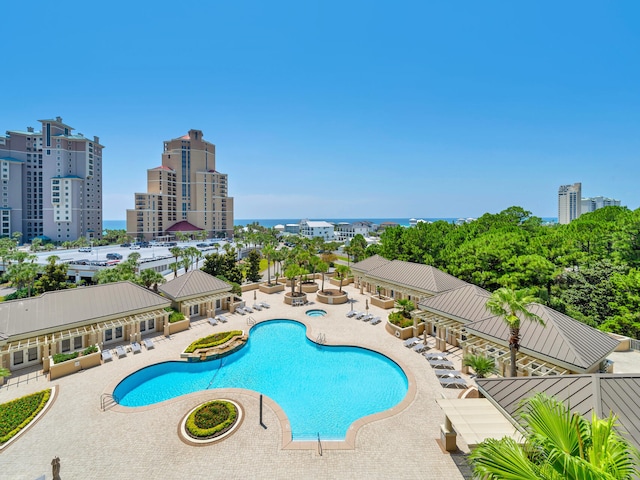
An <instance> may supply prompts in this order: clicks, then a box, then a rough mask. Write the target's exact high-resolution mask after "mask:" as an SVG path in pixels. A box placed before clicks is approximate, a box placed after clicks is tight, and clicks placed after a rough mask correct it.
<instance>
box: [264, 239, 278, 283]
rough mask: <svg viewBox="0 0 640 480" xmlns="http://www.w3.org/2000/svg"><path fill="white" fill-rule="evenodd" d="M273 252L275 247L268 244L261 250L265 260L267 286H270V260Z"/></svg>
mask: <svg viewBox="0 0 640 480" xmlns="http://www.w3.org/2000/svg"><path fill="white" fill-rule="evenodd" d="M275 251H276V249H275V247H274V246H273V245H272V244H270V243H268V244H266V245H265V246H264V247H263V248H262V254H263V255H264V256H265V258H266V259H267V285H271V258H273V254H274V253H275Z"/></svg>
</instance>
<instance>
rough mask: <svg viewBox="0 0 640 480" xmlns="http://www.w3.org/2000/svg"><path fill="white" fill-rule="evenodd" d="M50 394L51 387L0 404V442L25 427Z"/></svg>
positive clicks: (42, 406) (3, 441)
mask: <svg viewBox="0 0 640 480" xmlns="http://www.w3.org/2000/svg"><path fill="white" fill-rule="evenodd" d="M50 396H51V389H48V390H42V391H41V392H36V393H32V394H31V395H26V396H24V397H20V398H16V399H15V400H12V401H10V402H7V403H3V404H0V443H5V442H6V441H8V440H9V439H10V438H12V437H13V436H15V435H16V434H17V433H18V432H19V431H20V430H22V429H23V428H24V427H26V426H27V425H28V424H29V422H31V420H33V419H34V418H35V416H36V415H37V414H38V413H39V412H40V410H42V409H43V408H44V406H45V404H46V403H47V401H48V400H49V397H50Z"/></svg>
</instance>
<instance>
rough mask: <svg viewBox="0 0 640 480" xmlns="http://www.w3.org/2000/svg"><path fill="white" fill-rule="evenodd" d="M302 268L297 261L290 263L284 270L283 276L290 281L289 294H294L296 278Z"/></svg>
mask: <svg viewBox="0 0 640 480" xmlns="http://www.w3.org/2000/svg"><path fill="white" fill-rule="evenodd" d="M303 271H304V269H303V268H302V267H301V266H300V265H298V264H297V263H292V264H290V265H289V266H288V267H287V269H286V270H285V271H284V276H285V277H287V280H289V281H290V282H291V296H292V297H294V296H295V288H296V278H298V275H302V272H303Z"/></svg>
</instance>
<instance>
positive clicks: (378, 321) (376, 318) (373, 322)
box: [371, 317, 382, 325]
mask: <svg viewBox="0 0 640 480" xmlns="http://www.w3.org/2000/svg"><path fill="white" fill-rule="evenodd" d="M381 321H382V319H381V318H380V317H373V318H372V319H371V325H377V324H379V323H380V322H381Z"/></svg>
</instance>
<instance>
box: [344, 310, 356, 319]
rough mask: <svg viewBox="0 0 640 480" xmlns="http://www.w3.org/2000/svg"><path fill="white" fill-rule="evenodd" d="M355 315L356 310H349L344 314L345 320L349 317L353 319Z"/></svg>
mask: <svg viewBox="0 0 640 480" xmlns="http://www.w3.org/2000/svg"><path fill="white" fill-rule="evenodd" d="M356 313H358V312H357V311H356V310H349V311H348V312H347V313H346V314H345V316H346V317H347V318H351V317H353V316H354V315H355V314H356Z"/></svg>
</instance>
